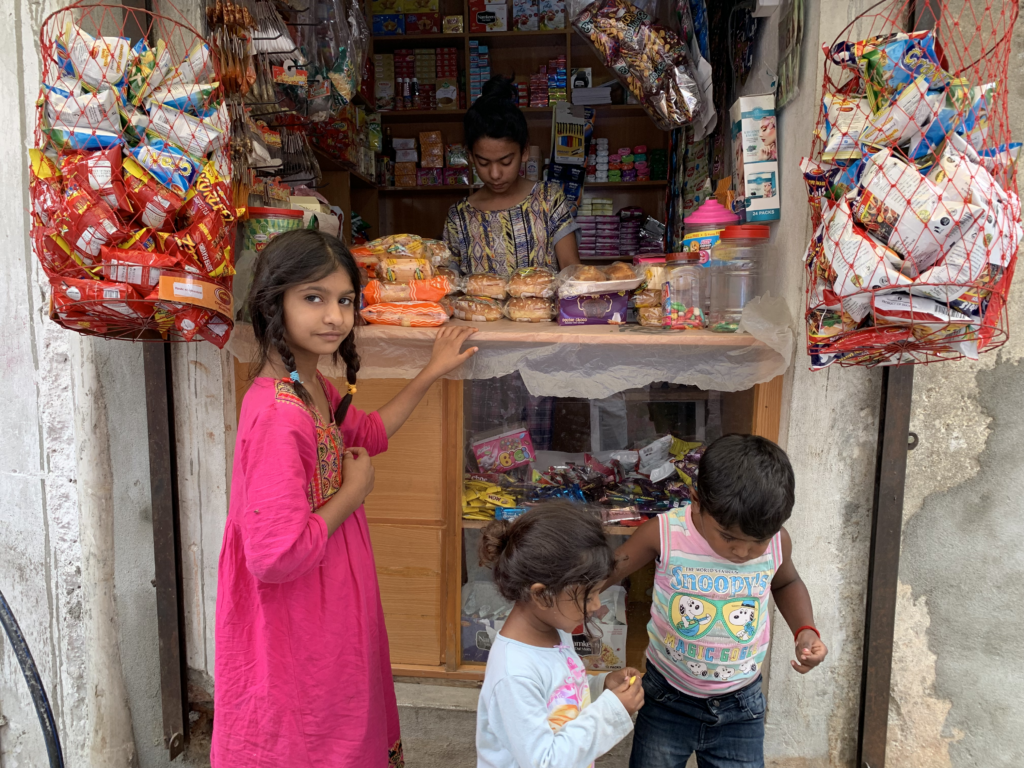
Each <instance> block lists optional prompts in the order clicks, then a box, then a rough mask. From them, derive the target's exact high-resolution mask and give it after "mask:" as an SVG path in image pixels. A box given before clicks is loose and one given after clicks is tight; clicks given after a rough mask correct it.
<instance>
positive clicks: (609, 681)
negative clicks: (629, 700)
mask: <svg viewBox="0 0 1024 768" xmlns="http://www.w3.org/2000/svg"><path fill="white" fill-rule="evenodd" d="M643 676H644V673H643V672H641V671H640V670H639V669H633V667H626V668H625V669H619V670H616V671H615V672H609V673H608V677H606V678H605V679H604V687H605V688H607V689H608V690H610V691H614V690H616V689H618V688H622V687H623V685H624V684H626V683H628V682H629V679H630V678H631V677H635V678H636V680H637V683H639V682H640V680H641V679H643ZM634 685H635V683H634Z"/></svg>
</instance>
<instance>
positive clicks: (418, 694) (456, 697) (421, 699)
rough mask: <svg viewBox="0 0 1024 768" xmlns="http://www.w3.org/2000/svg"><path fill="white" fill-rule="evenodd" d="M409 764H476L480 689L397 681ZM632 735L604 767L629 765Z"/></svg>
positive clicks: (603, 760)
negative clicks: (477, 706)
mask: <svg viewBox="0 0 1024 768" xmlns="http://www.w3.org/2000/svg"><path fill="white" fill-rule="evenodd" d="M395 694H396V695H397V697H398V716H399V719H400V720H401V722H402V744H403V746H404V747H405V765H406V768H475V767H476V747H475V745H476V705H477V700H478V698H479V695H480V689H479V688H476V687H473V688H467V687H455V686H450V685H442V684H440V683H436V682H431V681H429V680H424V681H422V682H415V683H408V682H396V683H395ZM632 744H633V737H632V735H630V736H628V737H627V738H625V739H623V740H622V741H621V742H619V744H618V745H616V747H615V748H614V749H613V750H612V751H611V752H609V753H608V754H607V755H604V756H602V757H599V758H598V759H597V766H599V768H627V766H628V765H629V751H630V749H631V748H632Z"/></svg>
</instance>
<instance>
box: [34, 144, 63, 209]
mask: <svg viewBox="0 0 1024 768" xmlns="http://www.w3.org/2000/svg"><path fill="white" fill-rule="evenodd" d="M28 154H29V162H30V166H29V171H30V176H29V199H30V200H31V206H32V213H33V215H35V216H37V217H39V220H40V221H41V222H43V224H45V225H46V226H50V225H51V224H52V223H53V217H54V216H55V215H56V213H57V210H58V209H59V208H60V206H61V203H62V202H63V201H64V190H63V182H62V179H61V175H60V169H59V168H58V167H57V164H56V163H55V162H54V161H53V160H52V159H51V158H50V157H49V156H47V155H46V154H44V153H43V151H42V150H41V149H30V150H29V151H28Z"/></svg>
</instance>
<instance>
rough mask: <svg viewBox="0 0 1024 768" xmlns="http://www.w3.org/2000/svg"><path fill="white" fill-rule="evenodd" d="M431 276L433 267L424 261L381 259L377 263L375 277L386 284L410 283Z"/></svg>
mask: <svg viewBox="0 0 1024 768" xmlns="http://www.w3.org/2000/svg"><path fill="white" fill-rule="evenodd" d="M433 276H434V267H433V265H432V264H431V263H430V262H429V261H427V260H426V259H381V260H380V261H379V262H378V263H377V277H378V279H380V280H383V281H384V282H387V283H411V282H412V281H413V280H429V279H430V278H431V277H433Z"/></svg>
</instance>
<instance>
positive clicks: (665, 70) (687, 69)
mask: <svg viewBox="0 0 1024 768" xmlns="http://www.w3.org/2000/svg"><path fill="white" fill-rule="evenodd" d="M573 27H575V28H576V30H577V31H578V32H579V33H580V34H581V35H583V37H584V38H586V40H587V41H588V42H589V43H590V45H591V47H592V48H593V49H594V50H595V51H596V52H597V53H598V55H600V56H601V59H602V61H603V62H604V63H605V65H607V66H608V68H609V69H610V70H611V71H612V72H613V73H614V74H615V76H616V77H617V78H618V79H619V82H621V83H622V84H623V85H624V86H625V87H626V88H627V89H628V90H629V92H630V93H631V94H633V96H635V97H636V98H637V100H638V101H639V102H640V103H641V104H642V105H643V107H644V109H646V110H647V113H648V114H649V115H650V116H651V119H652V120H653V121H654V123H655V124H656V125H657V126H658V127H659V128H661V129H662V130H666V131H667V130H670V129H672V128H678V127H680V126H682V125H686V124H688V123H691V122H693V123H699V122H700V118H701V117H702V116H703V114H704V110H705V109H707V108H708V107H707V106H706V105H704V103H703V96H702V93H701V89H700V87H699V86H698V84H697V78H696V72H695V67H694V64H693V61H692V60H691V58H690V51H689V49H688V48H687V46H686V43H685V42H683V41H682V40H680V39H679V37H678V36H677V35H676V34H675V32H673V31H672V30H670V29H668V28H667V27H664V26H661V25H659V24H655V23H654V19H652V18H651V17H650V16H649V15H648V14H647V13H646V12H645V11H643V10H641V9H640V8H637V7H636V6H635V5H633V4H631V3H629V2H628V1H627V0H597V1H596V2H594V3H591V4H590V5H589V6H587V7H586V8H585V9H584V10H583V11H582V12H581V13H580V14H579V15H578V16H577V17H576V18H575V19H574V20H573Z"/></svg>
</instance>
